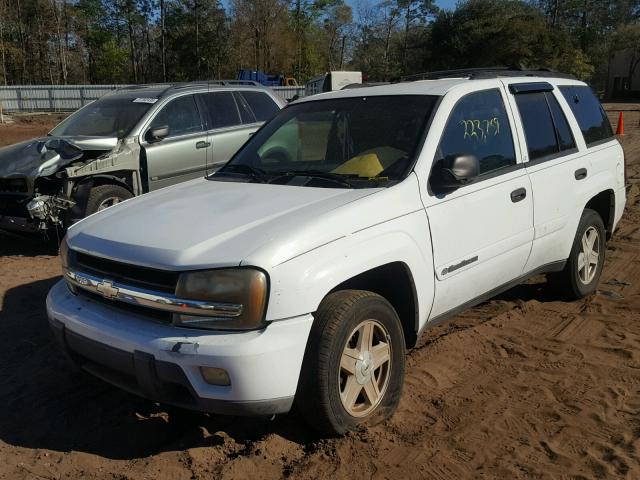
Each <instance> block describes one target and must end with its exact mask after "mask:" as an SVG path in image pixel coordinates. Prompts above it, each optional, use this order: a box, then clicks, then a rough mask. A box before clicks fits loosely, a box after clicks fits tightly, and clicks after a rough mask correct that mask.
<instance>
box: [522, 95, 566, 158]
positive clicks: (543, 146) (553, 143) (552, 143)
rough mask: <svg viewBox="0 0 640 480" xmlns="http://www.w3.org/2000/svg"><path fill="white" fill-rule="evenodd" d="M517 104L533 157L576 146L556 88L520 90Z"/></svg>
mask: <svg viewBox="0 0 640 480" xmlns="http://www.w3.org/2000/svg"><path fill="white" fill-rule="evenodd" d="M515 98H516V104H517V105H518V111H519V112H520V118H521V119H522V126H523V128H524V134H525V138H526V141H527V150H528V152H529V161H534V160H540V159H543V158H546V157H552V156H553V157H554V158H555V157H557V154H558V153H560V152H563V151H566V150H570V149H572V148H575V146H576V145H575V142H574V140H573V135H572V134H571V129H570V128H569V124H568V122H567V119H566V117H565V116H564V113H563V112H562V109H561V108H560V105H559V104H558V101H557V100H556V99H555V97H554V95H553V93H552V92H533V93H520V94H517V95H516V97H515Z"/></svg>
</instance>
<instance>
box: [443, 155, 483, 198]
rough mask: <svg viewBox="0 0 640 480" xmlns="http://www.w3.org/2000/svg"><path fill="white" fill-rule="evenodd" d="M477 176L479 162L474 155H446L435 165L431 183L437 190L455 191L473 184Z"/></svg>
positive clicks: (478, 173)
mask: <svg viewBox="0 0 640 480" xmlns="http://www.w3.org/2000/svg"><path fill="white" fill-rule="evenodd" d="M478 175H480V162H479V161H478V158H477V157H476V156H475V155H448V156H447V157H445V158H444V159H442V160H440V161H439V162H438V163H437V164H436V165H435V167H434V170H433V173H432V183H433V186H434V187H436V188H439V189H446V190H449V189H456V188H459V187H461V186H463V185H466V184H468V183H471V182H473V181H474V180H475V179H476V178H477V177H478Z"/></svg>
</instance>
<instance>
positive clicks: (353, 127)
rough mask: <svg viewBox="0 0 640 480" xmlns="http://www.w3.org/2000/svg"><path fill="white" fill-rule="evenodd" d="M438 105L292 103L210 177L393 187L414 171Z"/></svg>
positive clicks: (410, 98)
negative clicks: (416, 156) (414, 160)
mask: <svg viewBox="0 0 640 480" xmlns="http://www.w3.org/2000/svg"><path fill="white" fill-rule="evenodd" d="M436 99H437V97H435V96H426V95H402V96H400V95H398V96H372V97H353V98H343V99H334V100H321V101H310V102H302V103H299V104H294V105H291V106H289V107H287V108H286V109H284V110H282V111H281V112H280V113H279V114H278V115H276V117H275V118H274V119H273V120H271V121H270V122H269V123H268V124H267V125H266V126H265V127H263V128H262V129H260V130H259V131H258V132H257V133H256V134H255V135H254V136H253V137H252V138H251V140H250V141H249V142H248V143H247V144H246V145H245V146H244V148H243V149H242V150H240V151H239V152H238V153H237V154H236V156H235V157H234V158H233V159H232V160H231V161H230V162H229V163H228V164H227V165H225V166H224V167H223V168H222V169H220V170H219V171H218V172H217V173H216V174H214V176H213V177H211V178H213V179H221V178H222V179H225V178H226V177H236V180H237V181H239V180H242V179H244V180H246V181H259V182H267V183H280V184H291V185H297V186H317V187H337V188H339V187H351V188H367V187H379V186H388V185H391V184H393V183H394V182H396V181H398V180H401V179H402V178H404V175H405V174H406V173H407V172H408V171H409V169H410V168H411V167H412V166H413V159H414V158H415V155H416V150H417V149H418V146H419V144H420V141H421V139H422V137H423V134H424V133H425V128H426V123H427V120H428V118H429V116H430V115H431V112H432V110H433V107H434V105H435V102H436Z"/></svg>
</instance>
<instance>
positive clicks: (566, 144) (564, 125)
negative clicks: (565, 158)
mask: <svg viewBox="0 0 640 480" xmlns="http://www.w3.org/2000/svg"><path fill="white" fill-rule="evenodd" d="M545 96H546V97H547V103H548V104H549V108H550V109H551V116H552V117H553V123H554V125H555V127H556V134H557V135H558V146H559V148H560V151H561V152H562V151H564V150H570V149H572V148H575V147H576V142H575V140H574V139H573V134H572V133H571V127H569V122H567V117H566V116H565V114H564V112H563V111H562V108H560V104H559V103H558V100H556V97H555V96H554V95H553V94H552V93H551V92H547V93H545Z"/></svg>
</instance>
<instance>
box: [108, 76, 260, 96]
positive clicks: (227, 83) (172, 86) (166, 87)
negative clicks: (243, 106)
mask: <svg viewBox="0 0 640 480" xmlns="http://www.w3.org/2000/svg"><path fill="white" fill-rule="evenodd" d="M211 85H215V86H217V87H231V86H236V85H245V86H249V87H263V85H262V84H260V83H258V82H254V81H252V80H202V81H195V82H177V83H143V84H139V85H129V86H126V87H120V88H118V89H116V90H114V92H121V91H123V90H142V89H144V88H162V89H163V90H162V92H161V93H160V95H164V94H165V93H167V92H168V91H170V90H179V89H182V88H193V87H209V86H211Z"/></svg>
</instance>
